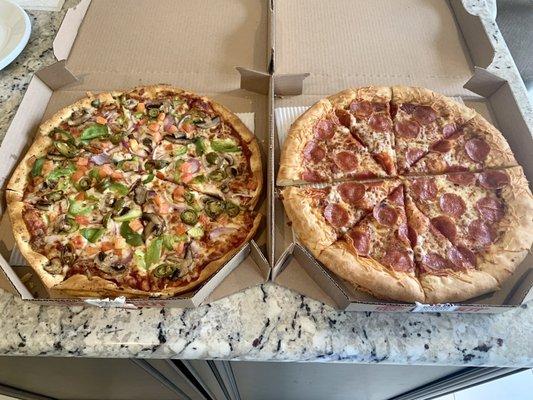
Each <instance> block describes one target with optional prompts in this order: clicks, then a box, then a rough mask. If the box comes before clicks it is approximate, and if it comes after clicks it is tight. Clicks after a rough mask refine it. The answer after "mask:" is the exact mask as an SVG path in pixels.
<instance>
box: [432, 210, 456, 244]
mask: <svg viewBox="0 0 533 400" xmlns="http://www.w3.org/2000/svg"><path fill="white" fill-rule="evenodd" d="M431 225H433V226H434V227H435V228H436V229H437V230H438V231H439V232H440V233H442V235H443V236H444V237H446V238H447V239H448V240H449V241H450V242H452V243H453V242H455V239H456V238H457V228H456V227H455V224H454V222H453V221H452V220H451V219H450V218H449V217H447V216H446V215H439V216H438V217H435V218H431Z"/></svg>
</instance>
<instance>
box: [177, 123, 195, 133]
mask: <svg viewBox="0 0 533 400" xmlns="http://www.w3.org/2000/svg"><path fill="white" fill-rule="evenodd" d="M181 128H182V129H183V130H184V131H185V132H187V133H190V132H194V131H195V130H196V126H195V125H194V124H191V123H189V122H184V123H183V124H181Z"/></svg>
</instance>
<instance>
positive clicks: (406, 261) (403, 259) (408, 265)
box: [381, 248, 414, 272]
mask: <svg viewBox="0 0 533 400" xmlns="http://www.w3.org/2000/svg"><path fill="white" fill-rule="evenodd" d="M381 262H382V263H383V264H384V265H387V266H389V267H390V268H392V269H393V270H395V271H402V272H406V271H412V270H413V268H414V264H413V259H412V257H411V256H410V254H409V253H408V252H407V251H406V250H400V249H395V248H389V249H387V251H386V252H385V255H384V256H383V259H382V260H381Z"/></svg>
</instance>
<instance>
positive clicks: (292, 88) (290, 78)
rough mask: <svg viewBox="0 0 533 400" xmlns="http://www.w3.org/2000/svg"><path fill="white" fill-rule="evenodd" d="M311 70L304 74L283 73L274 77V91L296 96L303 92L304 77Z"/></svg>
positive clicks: (282, 94)
mask: <svg viewBox="0 0 533 400" xmlns="http://www.w3.org/2000/svg"><path fill="white" fill-rule="evenodd" d="M309 75H310V74H309V72H305V73H303V74H281V75H276V76H275V79H274V93H276V94H278V95H281V96H294V95H298V94H302V93H303V84H304V79H305V78H307V77H308V76H309Z"/></svg>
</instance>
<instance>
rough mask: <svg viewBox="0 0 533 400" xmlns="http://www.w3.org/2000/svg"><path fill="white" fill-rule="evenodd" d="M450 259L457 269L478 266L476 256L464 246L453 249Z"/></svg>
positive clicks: (451, 249)
mask: <svg viewBox="0 0 533 400" xmlns="http://www.w3.org/2000/svg"><path fill="white" fill-rule="evenodd" d="M448 258H449V259H450V261H451V262H452V264H453V265H454V266H455V267H457V268H461V269H464V268H471V267H473V266H475V265H476V255H475V254H474V253H473V252H472V251H470V250H469V249H467V248H466V247H464V246H457V247H451V248H450V249H449V250H448Z"/></svg>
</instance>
